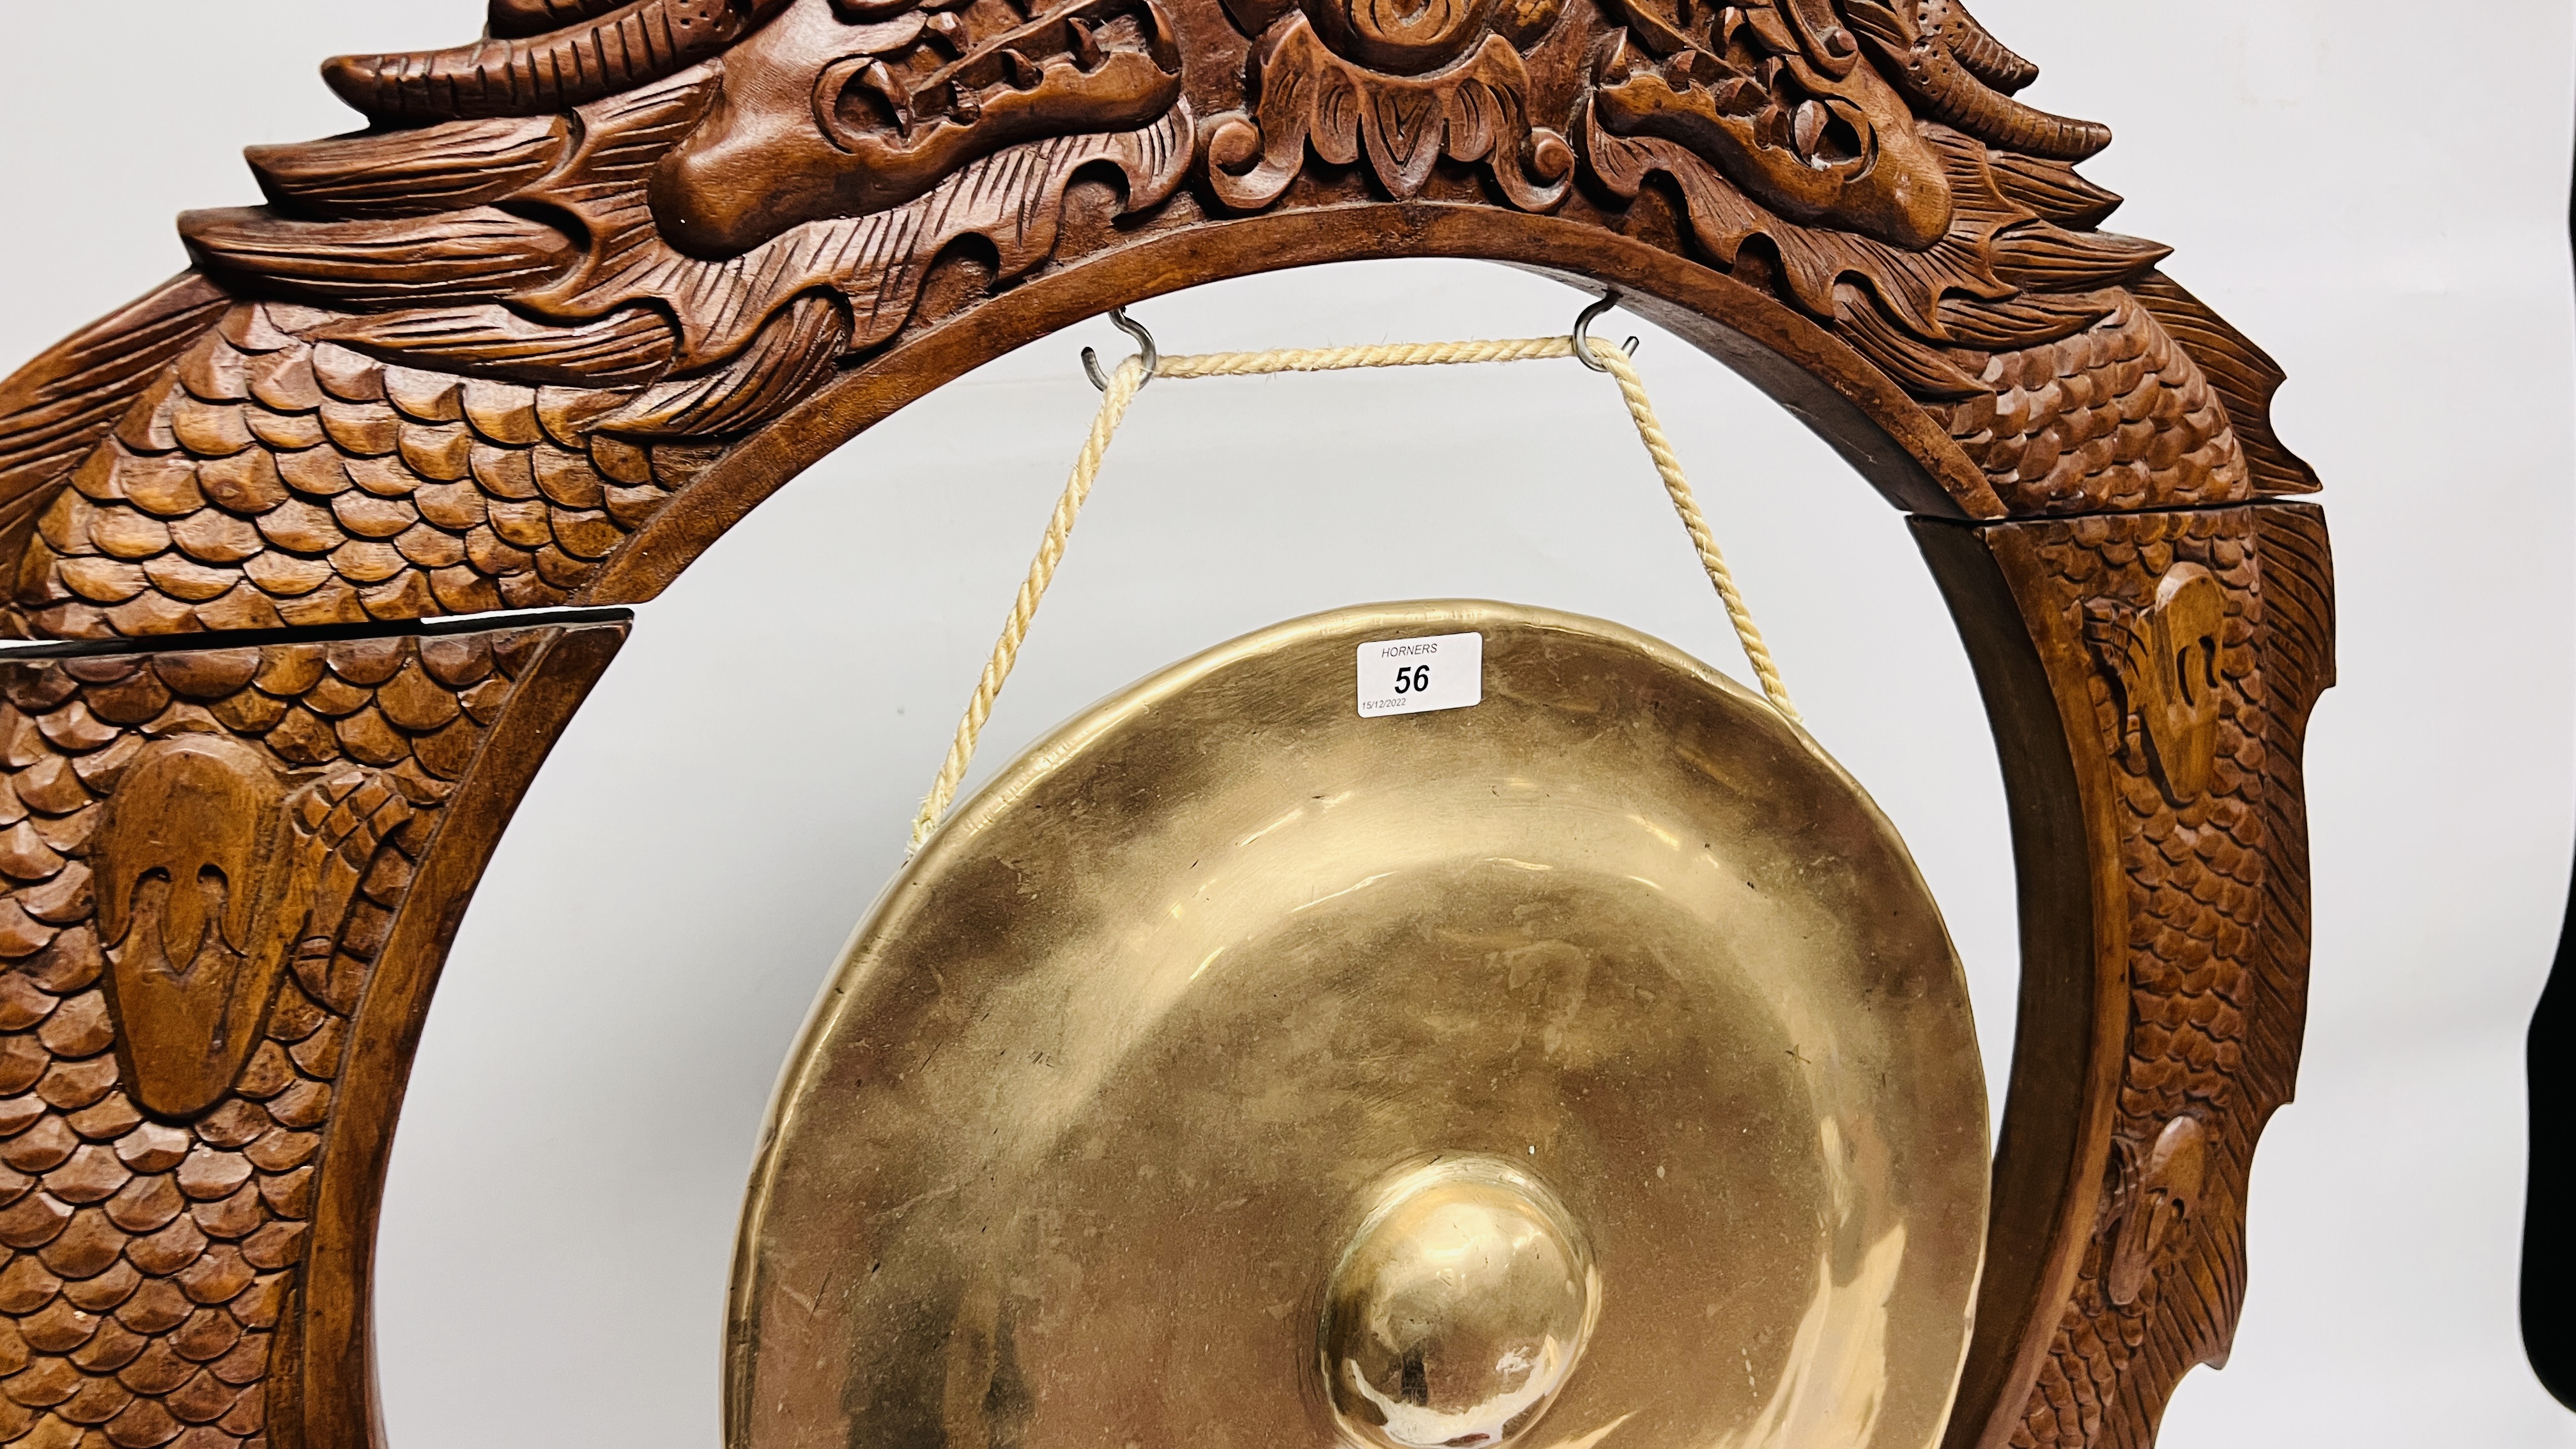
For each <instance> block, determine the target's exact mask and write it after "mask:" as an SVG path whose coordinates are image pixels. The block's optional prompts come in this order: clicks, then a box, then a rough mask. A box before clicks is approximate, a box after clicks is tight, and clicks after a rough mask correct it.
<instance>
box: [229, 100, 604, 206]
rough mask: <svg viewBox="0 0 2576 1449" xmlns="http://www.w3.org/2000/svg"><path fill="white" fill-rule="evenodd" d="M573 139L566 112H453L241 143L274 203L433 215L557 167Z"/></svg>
mask: <svg viewBox="0 0 2576 1449" xmlns="http://www.w3.org/2000/svg"><path fill="white" fill-rule="evenodd" d="M570 144H571V127H570V126H569V125H568V124H567V123H566V122H565V121H564V119H563V118H562V117H560V116H530V117H526V118H516V119H500V120H490V121H451V122H449V123H447V124H445V125H440V126H429V127H425V128H423V129H421V130H416V131H388V132H383V133H381V134H375V135H360V136H341V137H335V138H333V139H331V140H327V141H307V142H302V143H299V144H295V145H286V146H253V147H251V148H249V149H248V150H246V151H244V152H243V153H242V154H243V156H244V157H245V158H246V159H248V160H249V162H250V169H251V174H253V175H254V176H257V177H258V178H259V189H260V190H261V191H263V192H266V193H267V195H268V200H269V204H270V205H272V206H275V207H276V208H278V209H279V210H281V211H287V212H294V213H298V214H300V215H304V216H310V217H317V218H323V219H340V218H348V217H369V216H427V215H430V214H432V213H434V212H441V211H458V210H462V209H464V208H466V207H472V206H482V205H484V204H486V203H489V202H494V201H499V200H500V199H502V198H503V197H505V196H508V195H510V194H511V193H512V192H514V191H517V190H518V189H519V188H521V187H523V186H527V185H529V184H531V183H533V182H535V181H537V180H539V179H541V178H542V177H544V176H545V175H546V173H547V172H549V171H552V170H553V169H554V168H555V166H556V165H557V164H558V163H560V162H561V161H562V160H563V157H564V153H565V151H566V150H567V149H568V147H569V146H570Z"/></svg>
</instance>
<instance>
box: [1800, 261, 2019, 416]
mask: <svg viewBox="0 0 2576 1449" xmlns="http://www.w3.org/2000/svg"><path fill="white" fill-rule="evenodd" d="M1834 318H1835V320H1836V321H1838V322H1840V323H1841V324H1842V334H1843V340H1844V341H1845V342H1848V343H1850V344H1851V346H1852V347H1853V349H1854V350H1856V351H1858V352H1859V353H1860V354H1861V355H1862V356H1863V357H1866V358H1868V359H1869V360H1870V361H1871V362H1872V363H1874V364H1876V365H1877V367H1878V368H1879V370H1880V371H1882V372H1885V373H1886V374H1887V375H1888V376H1890V377H1893V378H1895V379H1896V380H1897V382H1898V383H1899V384H1900V385H1901V386H1903V387H1904V388H1905V389H1906V390H1907V391H1908V392H1911V393H1913V394H1914V395H1916V396H1917V397H1931V398H1943V399H1948V400H1950V401H1957V400H1959V399H1961V398H1970V397H1978V396H1981V395H1983V394H1985V393H1986V392H1988V391H1990V389H1989V388H1988V387H1987V386H1986V385H1985V384H1984V383H1982V382H1979V381H1978V380H1977V379H1975V378H1973V377H1970V376H1969V375H1968V374H1967V372H1966V371H1965V370H1963V369H1962V368H1961V367H1960V366H1959V364H1957V363H1956V362H1953V361H1952V360H1951V359H1950V357H1949V355H1948V354H1947V353H1944V352H1942V351H1941V350H1940V349H1939V348H1937V347H1934V346H1932V345H1930V344H1929V343H1925V342H1918V341H1916V340H1915V339H1914V338H1913V337H1911V336H1909V335H1907V333H1906V332H1905V330H1904V329H1903V328H1901V327H1898V326H1897V325H1896V324H1895V323H1893V322H1891V321H1889V320H1888V319H1887V314H1886V313H1885V312H1883V311H1881V310H1880V309H1879V308H1878V307H1877V306H1875V305H1874V304H1872V302H1871V301H1870V299H1869V297H1868V295H1867V294H1866V293H1864V292H1863V291H1862V290H1861V289H1860V288H1858V287H1855V286H1853V285H1852V284H1851V283H1849V282H1838V283H1836V284H1835V286H1834Z"/></svg>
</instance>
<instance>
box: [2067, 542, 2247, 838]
mask: <svg viewBox="0 0 2576 1449" xmlns="http://www.w3.org/2000/svg"><path fill="white" fill-rule="evenodd" d="M2092 628H2093V631H2094V636H2095V645H2096V648H2098V649H2099V650H2100V651H2101V653H2102V655H2103V662H2104V664H2105V666H2106V667H2107V668H2108V670H2109V672H2110V673H2111V675H2112V677H2113V678H2114V679H2115V680H2117V681H2118V683H2119V687H2120V694H2121V697H2122V701H2123V705H2122V707H2123V708H2124V709H2125V710H2127V711H2128V712H2129V713H2131V714H2133V715H2135V716H2136V717H2137V721H2138V725H2139V729H2138V733H2139V735H2141V736H2142V737H2143V738H2144V742H2145V746H2146V748H2147V750H2148V753H2149V757H2150V758H2151V759H2152V760H2153V761H2154V763H2155V769H2156V774H2157V776H2158V777H2159V778H2160V779H2162V780H2163V781H2164V786H2165V793H2166V794H2167V795H2169V796H2171V797H2172V798H2173V800H2174V803H2176V804H2188V803H2190V802H2191V801H2193V800H2196V799H2199V798H2200V797H2201V796H2202V795H2203V794H2205V793H2207V792H2208V789H2209V775H2210V768H2211V766H2212V764H2213V763H2214V761H2215V760H2216V757H2217V754H2218V702H2219V691H2220V684H2219V677H2218V655H2219V650H2220V647H2221V645H2222V644H2223V643H2224V642H2225V635H2226V629H2227V596H2226V593H2225V591H2224V590H2222V589H2221V588H2220V587H2219V584H2218V580H2217V578H2216V577H2214V576H2213V575H2212V574H2211V573H2210V572H2209V570H2207V569H2205V568H2202V567H2201V566H2200V565H2198V564H2195V563H2179V564H2175V565H2174V566H2173V567H2172V568H2170V569H2168V570H2166V571H2165V575H2164V577H2163V578H2162V579H2161V580H2159V581H2158V582H2157V584H2156V596H2155V600H2154V602H2153V603H2151V604H2149V605H2148V606H2147V607H2146V608H2145V609H2144V610H2141V611H2139V612H2137V613H2134V614H2129V613H2122V612H2120V611H2108V612H2105V613H2101V614H2098V615H2097V617H2096V619H2095V620H2094V621H2093V624H2092Z"/></svg>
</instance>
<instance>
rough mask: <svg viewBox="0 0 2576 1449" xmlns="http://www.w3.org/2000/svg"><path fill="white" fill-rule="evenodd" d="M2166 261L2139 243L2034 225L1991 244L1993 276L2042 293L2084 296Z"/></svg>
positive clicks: (2164, 253)
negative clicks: (2085, 293) (1993, 256)
mask: <svg viewBox="0 0 2576 1449" xmlns="http://www.w3.org/2000/svg"><path fill="white" fill-rule="evenodd" d="M2171 255H2173V248H2172V247H2169V246H2166V245H2164V244H2163V243H2161V242H2151V241H2148V240H2146V239H2144V238H2142V237H2134V236H2122V235H2121V234H2119V233H2118V232H2112V231H2068V230H2066V229H2065V228H2064V227H2061V226H2053V225H2051V224H2050V223H2048V222H2044V221H2033V222H2025V223H2023V224H2022V225H2020V226H2017V227H2014V228H2013V229H2012V230H2010V231H2007V232H2005V233H2004V234H2003V235H2001V236H1999V237H1996V238H1995V275H1997V276H1999V277H2002V278H2003V279H2005V280H2006V281H2009V282H2017V283H2019V284H2020V285H2022V286H2025V287H2030V288H2033V289H2036V290H2039V291H2044V292H2089V291H2092V290H2093V289H2094V288H2097V287H2116V286H2123V285H2126V284H2128V283H2130V282H2134V281H2136V280H2137V279H2138V278H2140V277H2143V276H2145V275H2146V274H2147V273H2148V272H2149V271H2150V270H2152V269H2153V268H2154V267H2155V265H2156V263H2158V262H2160V261H2163V260H2164V259H2165V258H2166V257H2169V256H2171Z"/></svg>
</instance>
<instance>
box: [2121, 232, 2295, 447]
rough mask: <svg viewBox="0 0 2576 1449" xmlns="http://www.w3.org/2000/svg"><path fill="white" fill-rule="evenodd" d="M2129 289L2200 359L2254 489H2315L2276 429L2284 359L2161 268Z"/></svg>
mask: <svg viewBox="0 0 2576 1449" xmlns="http://www.w3.org/2000/svg"><path fill="white" fill-rule="evenodd" d="M2129 291H2130V293H2131V294H2132V295H2134V296H2136V297H2137V299H2138V302H2139V304H2140V305H2141V306H2144V307H2145V308H2146V309H2147V311H2148V312H2150V313H2152V314H2153V315H2154V317H2155V319H2156V320H2157V321H2158V322H2160V323H2162V324H2164V329H2165V330H2166V331H2167V332H2170V333H2172V334H2173V337H2174V340H2175V341H2176V342H2179V343H2181V344H2182V345H2183V349H2184V350H2185V351H2187V352H2189V353H2190V354H2191V359H2192V361H2194V362H2197V363H2199V364H2200V371H2201V374H2202V375H2203V376H2205V377H2207V378H2208V379H2209V385H2210V387H2211V388H2212V389H2213V390H2214V391H2216V392H2217V394H2218V400H2219V401H2220V402H2221V403H2222V404H2224V405H2225V406H2226V408H2227V422H2228V426H2229V427H2231V428H2233V429H2234V430H2235V432H2236V441H2237V442H2238V443H2239V444H2241V445H2243V447H2244V449H2245V461H2246V463H2247V464H2248V465H2249V466H2250V467H2251V468H2252V469H2253V472H2254V488H2255V491H2257V492H2260V493H2314V492H2316V491H2317V489H2318V488H2320V487H2321V486H2323V485H2322V484H2320V483H2319V482H2318V481H2317V474H2316V470H2315V469H2313V468H2311V467H2309V466H2308V464H2307V460H2306V459H2304V458H2301V457H2300V456H2299V455H2298V454H2296V453H2293V452H2291V451H2290V450H2289V449H2288V448H2285V447H2283V446H2282V445H2281V439H2280V437H2279V435H2278V434H2276V433H2274V432H2273V431H2272V395H2273V394H2274V393H2276V392H2279V391H2280V390H2281V384H2282V382H2283V381H2284V380H2285V377H2284V374H2283V373H2282V371H2281V364H2279V363H2277V362H2274V361H2273V360H2272V355H2271V354H2270V353H2268V352H2265V351H2264V350H2263V349H2262V348H2260V347H2257V346H2255V345H2254V343H2253V342H2252V341H2251V340H2250V339H2248V338H2247V337H2246V335H2245V334H2244V333H2242V332H2239V331H2237V330H2236V329H2235V328H2233V327H2231V326H2229V325H2228V324H2227V321H2226V319H2225V318H2222V317H2220V316H2219V315H2218V314H2217V313H2215V312H2212V311H2211V310H2209V308H2208V307H2207V306H2205V305H2203V304H2202V302H2201V300H2200V299H2199V298H2198V297H2195V296H2193V295H2192V294H2191V293H2189V292H2186V291H2184V290H2183V289H2182V287H2181V285H2180V284H2179V283H2177V282H2175V281H2174V280H2173V279H2172V278H2171V277H2168V276H2166V275H2165V274H2164V273H2162V272H2150V273H2149V274H2147V275H2146V276H2145V277H2142V278H2140V279H2139V280H2137V281H2135V282H2132V283H2130V284H2129Z"/></svg>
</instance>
